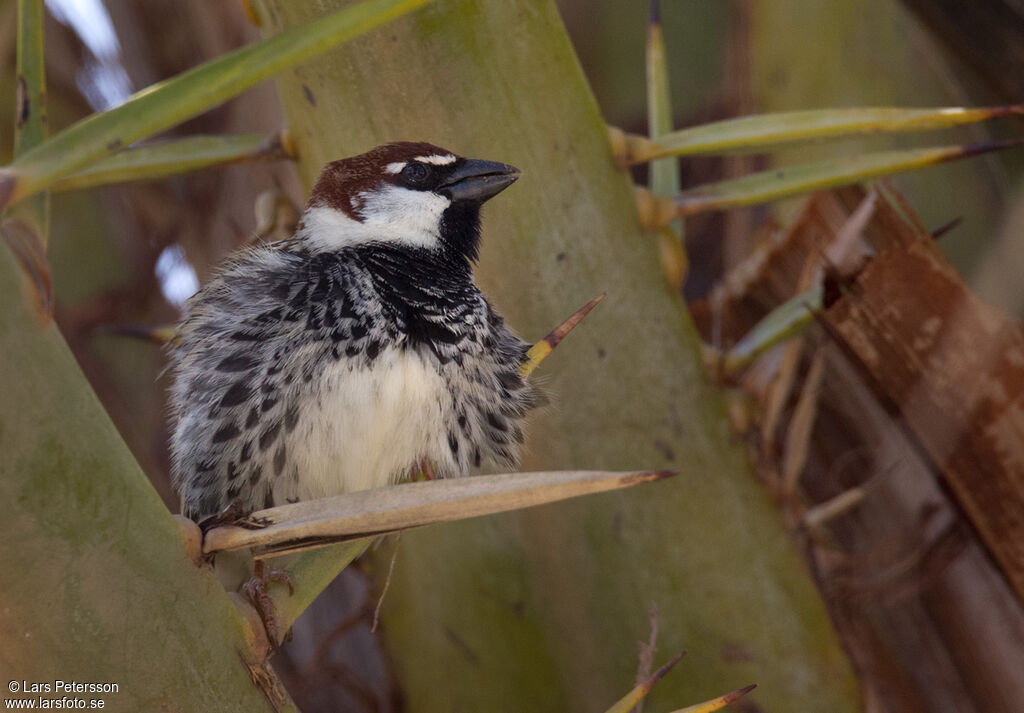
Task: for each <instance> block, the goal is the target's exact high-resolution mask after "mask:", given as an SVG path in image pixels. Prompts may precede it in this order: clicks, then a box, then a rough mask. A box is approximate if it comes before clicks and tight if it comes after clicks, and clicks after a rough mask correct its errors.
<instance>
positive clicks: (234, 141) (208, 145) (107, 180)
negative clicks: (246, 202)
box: [52, 134, 288, 191]
mask: <svg viewBox="0 0 1024 713" xmlns="http://www.w3.org/2000/svg"><path fill="white" fill-rule="evenodd" d="M287 157H288V152H287V151H286V150H285V149H284V147H283V146H282V145H281V142H280V140H279V138H278V137H277V136H272V137H269V138H268V137H266V136H264V135H262V134H240V135H236V136H190V137H188V138H184V139H172V140H169V141H161V142H158V143H152V144H147V145H145V146H137V147H132V148H127V149H124V150H123V151H119V152H117V153H116V154H114V155H113V156H110V157H108V158H105V159H102V160H100V161H97V162H96V163H94V164H92V165H91V166H89V167H88V168H86V169H85V170H83V171H79V172H77V173H73V174H71V175H70V176H66V177H65V178H61V179H58V180H57V181H56V182H54V184H53V186H52V190H54V191H74V190H80V189H83V188H95V187H96V186H105V185H109V184H111V183H124V182H126V181H144V180H152V179H155V178H164V177H167V176H173V175H177V174H180V173H188V172H190V171H198V170H199V169H202V168H209V167H211V166H221V165H224V164H229V163H239V162H242V161H274V160H278V159H283V158H287Z"/></svg>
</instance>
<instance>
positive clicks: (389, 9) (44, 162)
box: [0, 0, 429, 207]
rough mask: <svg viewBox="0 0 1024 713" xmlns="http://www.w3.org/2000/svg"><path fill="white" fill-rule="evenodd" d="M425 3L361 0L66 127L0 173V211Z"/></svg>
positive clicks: (225, 56) (147, 89)
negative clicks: (99, 160)
mask: <svg viewBox="0 0 1024 713" xmlns="http://www.w3.org/2000/svg"><path fill="white" fill-rule="evenodd" d="M427 2H429V0H366V1H365V2H361V3H359V4H358V5H353V6H351V7H347V8H345V9H343V10H339V11H337V12H335V13H332V14H330V15H326V16H325V17H323V18H321V19H319V20H317V21H316V22H311V23H309V24H307V25H304V26H302V27H297V28H295V29H293V30H290V31H288V32H284V33H282V34H280V35H277V36H275V37H271V38H270V39H266V40H263V41H260V42H254V43H253V44H251V45H249V46H247V47H243V48H242V49H239V50H236V51H234V52H230V53H228V54H226V55H224V56H223V57H219V58H217V59H215V60H212V61H210V62H207V63H205V64H202V65H200V66H198V67H195V68H194V69H190V70H188V71H187V72H184V73H182V74H180V75H178V76H176V77H173V78H172V79H168V80H167V81H164V82H160V83H158V84H154V85H153V86H151V87H147V88H146V89H143V90H142V91H140V92H138V93H136V94H135V95H133V96H132V97H131V98H130V99H129V100H128V101H127V102H125V103H124V104H122V105H121V106H119V107H116V108H114V109H110V110H109V111H105V112H103V113H100V114H93V115H92V116H89V117H86V118H85V119H82V120H81V121H79V122H78V123H76V124H73V125H71V126H69V127H68V128H67V129H65V130H64V131H62V132H60V133H59V134H57V135H56V136H54V137H53V138H51V139H50V140H49V141H46V142H44V143H42V144H40V145H39V146H37V147H35V148H34V149H32V150H30V151H28V152H26V153H25V154H23V155H22V156H20V157H18V158H17V159H15V161H14V162H13V163H12V164H11V165H10V166H8V167H7V168H5V169H2V171H0V207H2V206H4V205H7V204H8V203H12V202H15V201H17V200H20V199H21V198H24V197H25V196H27V195H30V194H32V193H34V192H36V191H39V190H41V189H43V188H45V187H47V186H49V185H50V184H51V183H53V181H55V180H56V179H58V178H61V177H63V176H67V175H69V174H70V173H72V172H74V171H75V170H77V169H80V168H82V167H84V166H87V165H88V164H90V163H91V162H93V161H95V160H97V159H99V158H102V157H104V156H109V155H110V154H112V153H114V152H116V151H117V150H119V149H121V148H123V147H125V146H128V145H129V144H131V143H132V142H133V141H136V140H138V139H141V138H144V137H146V136H151V135H153V134H155V133H157V132H158V131H161V130H163V129H166V128H168V127H171V126H174V125H175V124H179V123H181V122H182V121H185V120H186V119H189V118H191V117H193V116H196V115H197V114H201V113H202V112H204V111H206V110H208V109H210V108H212V107H214V106H217V105H218V104H220V103H222V102H224V101H226V100H227V99H230V98H231V97H233V96H235V95H237V94H239V93H241V92H242V91H244V90H245V89H248V88H249V87H251V86H253V85H255V84H258V83H259V82H261V81H263V80H264V79H266V78H268V77H270V76H271V75H273V74H274V73H276V72H279V71H281V70H282V69H285V68H286V67H289V66H291V65H294V64H297V63H299V62H302V61H303V60H306V59H308V58H310V57H312V56H314V55H316V54H319V53H321V52H324V51H326V50H328V49H331V48H332V47H335V46H337V45H338V44H340V43H342V42H344V41H345V40H348V39H351V38H353V37H356V36H358V35H360V34H363V33H365V32H367V31H368V30H371V29H373V28H374V27H377V26H378V25H380V24H382V23H385V22H387V21H389V20H393V19H394V18H396V17H399V16H400V15H404V14H405V13H407V12H410V11H412V10H415V9H417V8H419V7H422V6H423V5H425V4H426V3H427Z"/></svg>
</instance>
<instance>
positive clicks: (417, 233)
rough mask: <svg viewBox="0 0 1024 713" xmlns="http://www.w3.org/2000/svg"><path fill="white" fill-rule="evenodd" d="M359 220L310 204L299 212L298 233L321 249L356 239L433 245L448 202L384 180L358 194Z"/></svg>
mask: <svg viewBox="0 0 1024 713" xmlns="http://www.w3.org/2000/svg"><path fill="white" fill-rule="evenodd" d="M358 199H359V201H358V202H359V203H360V204H361V205H360V208H359V214H360V216H361V217H362V220H355V219H353V218H350V217H349V216H347V215H345V213H343V212H342V211H340V210H337V209H335V208H330V207H328V206H324V205H320V206H312V207H310V208H308V209H307V210H306V212H305V213H304V214H303V216H302V230H301V231H300V232H299V235H298V237H300V238H302V239H304V240H306V241H307V242H308V243H309V244H311V245H313V246H315V247H317V248H320V249H322V250H337V249H339V248H343V247H345V246H347V245H358V244H360V243H369V242H381V243H406V244H407V245H414V246H416V247H421V248H428V249H430V248H436V247H437V246H438V241H439V240H440V226H441V215H442V214H443V213H444V211H445V210H446V209H447V208H448V206H450V205H451V201H450V200H448V199H447V198H445V197H444V196H441V195H438V194H436V193H432V192H430V191H413V190H409V189H408V188H401V187H399V186H394V185H391V184H389V183H384V184H382V185H381V187H380V188H378V189H377V190H374V191H366V192H364V193H360V194H359V195H358Z"/></svg>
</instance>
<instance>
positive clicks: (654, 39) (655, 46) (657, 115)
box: [647, 0, 686, 290]
mask: <svg viewBox="0 0 1024 713" xmlns="http://www.w3.org/2000/svg"><path fill="white" fill-rule="evenodd" d="M672 116H673V114H672V90H671V88H670V85H669V75H668V59H667V57H666V55H665V38H664V35H663V33H662V30H661V3H660V2H659V1H658V0H651V14H650V21H649V23H648V28H647V133H648V134H649V135H650V137H651V139H657V138H660V137H662V136H664V135H665V134H668V133H669V132H671V131H672V125H673V123H672ZM650 185H651V193H653V194H654V195H656V196H674V195H675V194H676V193H678V192H679V188H680V186H679V159H678V158H675V157H669V158H663V159H660V160H658V161H653V162H652V163H651V183H650ZM682 235H683V221H682V220H673V221H672V222H671V223H670V224H669V230H668V231H667V232H666V231H664V230H663V231H661V232H660V233H659V236H658V238H659V240H660V241H661V252H662V256H661V258H662V268H663V269H664V271H665V277H666V279H667V281H668V283H669V285H671V286H672V287H673V289H676V290H678V289H681V288H682V283H683V281H684V280H685V274H686V255H685V252H684V251H683V247H682V242H683V238H682Z"/></svg>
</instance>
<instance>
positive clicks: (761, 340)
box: [722, 284, 825, 374]
mask: <svg viewBox="0 0 1024 713" xmlns="http://www.w3.org/2000/svg"><path fill="white" fill-rule="evenodd" d="M824 294H825V290H824V288H823V287H822V286H821V285H820V284H819V285H818V286H817V287H812V288H811V289H810V290H807V291H806V292H804V293H802V294H799V295H796V296H795V297H792V298H790V299H788V300H786V301H785V302H783V303H782V304H781V305H779V306H778V307H776V308H775V309H773V310H772V311H771V312H769V313H768V314H767V315H765V317H764V319H762V320H761V321H760V322H758V323H757V324H756V325H755V326H754V328H753V329H751V330H750V331H749V332H748V333H747V334H746V336H744V337H743V339H741V340H740V341H739V342H737V343H736V346H734V347H733V348H732V349H730V350H729V351H728V352H726V354H725V358H724V361H723V364H722V369H723V371H724V372H725V373H726V374H733V373H735V372H736V371H738V370H740V369H743V368H745V367H746V366H747V365H748V364H750V362H752V361H753V360H754V359H756V358H757V356H758V355H759V354H763V353H764V352H765V351H767V350H768V349H771V348H772V347H773V346H775V345H776V344H778V343H780V342H784V341H785V340H787V339H790V338H791V337H795V336H796V335H798V334H800V332H802V331H803V330H804V328H805V327H807V325H808V324H810V323H811V322H813V321H814V310H819V309H821V305H822V299H823V297H824Z"/></svg>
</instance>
